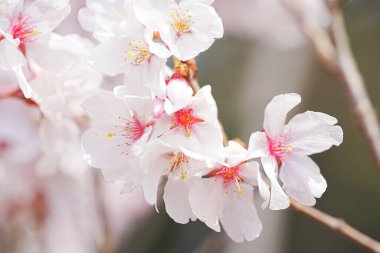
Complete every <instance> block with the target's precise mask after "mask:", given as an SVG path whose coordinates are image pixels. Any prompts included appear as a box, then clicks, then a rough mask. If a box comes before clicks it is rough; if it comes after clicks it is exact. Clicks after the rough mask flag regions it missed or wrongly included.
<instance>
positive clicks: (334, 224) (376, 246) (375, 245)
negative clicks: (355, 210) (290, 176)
mask: <svg viewBox="0 0 380 253" xmlns="http://www.w3.org/2000/svg"><path fill="white" fill-rule="evenodd" d="M290 206H291V207H292V208H293V209H294V210H296V211H298V212H300V213H302V214H304V215H306V216H308V217H310V218H312V219H313V220H315V221H317V222H319V223H321V224H323V225H325V226H326V227H328V228H330V229H332V230H334V231H335V232H337V233H339V234H341V235H343V236H345V237H347V238H348V239H350V240H351V241H353V242H355V243H357V244H358V245H361V246H363V247H364V248H367V249H369V250H370V251H372V252H375V253H380V243H379V242H378V241H376V240H374V239H372V238H371V237H369V236H367V235H365V234H363V233H362V232H360V231H359V230H357V229H355V228H353V227H351V226H350V225H348V224H347V223H346V222H345V221H344V220H342V219H339V218H335V217H333V216H330V215H328V214H326V213H324V212H322V211H320V210H318V209H316V208H313V207H308V206H303V205H301V204H299V203H297V202H296V201H294V200H292V201H291V202H290Z"/></svg>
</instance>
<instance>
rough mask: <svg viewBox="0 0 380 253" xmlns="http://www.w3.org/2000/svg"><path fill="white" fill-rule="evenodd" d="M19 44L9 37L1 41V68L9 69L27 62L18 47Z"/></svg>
mask: <svg viewBox="0 0 380 253" xmlns="http://www.w3.org/2000/svg"><path fill="white" fill-rule="evenodd" d="M17 45H18V43H17V41H16V40H14V41H13V42H12V41H8V40H7V39H3V40H1V41H0V69H2V70H9V69H12V68H14V67H17V66H20V65H23V64H24V63H25V58H24V56H23V55H22V53H21V52H20V51H19V50H18V49H17Z"/></svg>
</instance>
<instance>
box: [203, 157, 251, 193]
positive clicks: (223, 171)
mask: <svg viewBox="0 0 380 253" xmlns="http://www.w3.org/2000/svg"><path fill="white" fill-rule="evenodd" d="M242 164H244V162H243V163H240V164H238V165H236V166H233V167H227V166H222V167H220V168H217V169H215V170H212V171H211V172H210V173H209V174H208V176H210V177H215V176H217V177H221V178H222V179H223V182H224V186H225V187H227V186H229V185H230V184H235V185H236V190H235V191H236V192H237V193H238V194H243V189H241V187H240V183H242V182H243V179H242V178H241V177H240V175H239V169H240V166H241V165H242Z"/></svg>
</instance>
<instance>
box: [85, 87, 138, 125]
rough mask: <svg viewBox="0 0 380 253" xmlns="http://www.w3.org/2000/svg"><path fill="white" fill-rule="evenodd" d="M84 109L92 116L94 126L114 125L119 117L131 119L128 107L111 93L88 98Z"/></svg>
mask: <svg viewBox="0 0 380 253" xmlns="http://www.w3.org/2000/svg"><path fill="white" fill-rule="evenodd" d="M82 108H83V110H84V111H85V112H86V113H88V115H89V116H90V118H91V120H92V124H99V123H112V122H115V120H116V121H117V120H118V119H119V117H122V118H126V119H131V113H130V110H129V108H128V105H127V104H126V103H124V102H123V101H121V100H120V99H117V98H116V97H115V95H113V94H112V93H110V92H105V91H104V92H99V93H98V94H96V95H94V96H92V97H90V98H88V99H87V100H86V101H84V102H83V104H82Z"/></svg>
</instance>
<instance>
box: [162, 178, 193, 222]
mask: <svg viewBox="0 0 380 253" xmlns="http://www.w3.org/2000/svg"><path fill="white" fill-rule="evenodd" d="M188 195H189V187H188V182H185V181H183V180H180V179H173V178H170V177H169V179H168V181H167V182H166V185H165V192H164V201H165V209H166V212H167V213H168V214H169V216H170V217H171V218H172V219H173V220H174V221H175V222H177V223H181V224H186V223H188V222H189V220H190V219H191V218H192V217H193V216H194V215H193V212H192V210H191V207H190V203H189V198H188Z"/></svg>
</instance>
